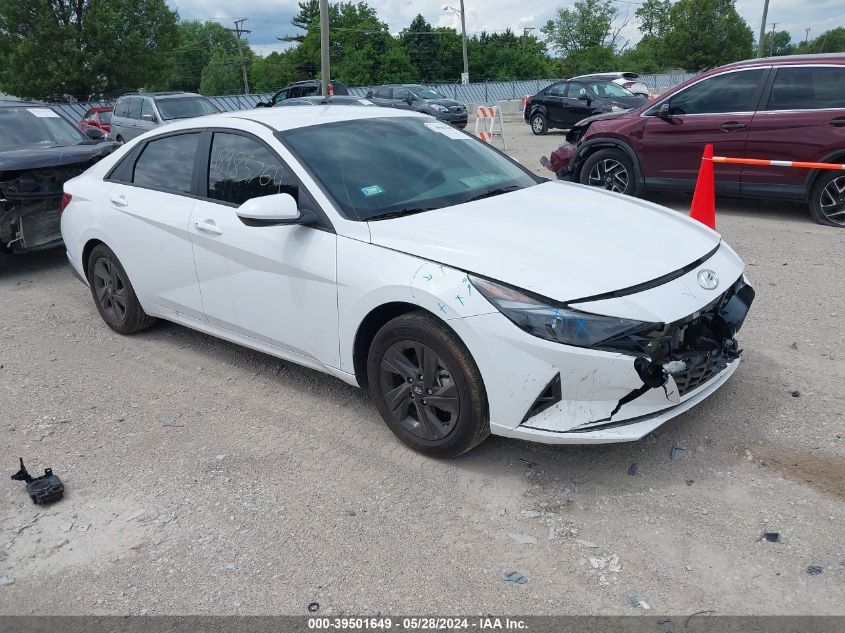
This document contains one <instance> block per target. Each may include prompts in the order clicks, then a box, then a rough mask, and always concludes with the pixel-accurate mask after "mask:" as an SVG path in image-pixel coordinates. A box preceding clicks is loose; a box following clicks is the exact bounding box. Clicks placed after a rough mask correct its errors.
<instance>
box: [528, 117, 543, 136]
mask: <svg viewBox="0 0 845 633" xmlns="http://www.w3.org/2000/svg"><path fill="white" fill-rule="evenodd" d="M531 129H533V130H534V133H535V134H540V133H542V131H543V119H542V118H540V117H538V116H535V117H534V118H533V119H531Z"/></svg>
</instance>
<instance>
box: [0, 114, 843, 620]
mask: <svg viewBox="0 0 845 633" xmlns="http://www.w3.org/2000/svg"><path fill="white" fill-rule="evenodd" d="M507 127H508V135H509V139H510V145H509V146H510V148H511V150H510V151H511V153H512V154H513V155H514V156H517V157H518V158H519V159H520V160H521V161H522V162H523V163H524V164H526V165H530V166H532V167H534V166H537V159H538V158H539V156H540V155H542V154H543V153H547V152H548V151H549V150H551V149H552V148H553V147H555V146H556V145H557V144H559V143H560V142H562V134H560V133H553V134H549V135H548V136H545V137H540V138H536V137H534V136H532V135H531V133H530V131H529V130H528V128H527V126H525V125H523V124H522V123H521V122H514V121H509V122H508V125H507ZM537 170H538V173H541V172H542V168H540V167H539V166H537ZM654 199H655V200H656V201H658V202H661V203H663V204H667V205H669V206H672V207H674V208H677V209H685V208H687V207H688V205H689V197H688V196H680V195H677V196H661V197H660V198H654ZM562 204H565V201H562ZM718 206H719V215H718V222H719V229H720V231H721V232H722V233H723V235H724V236H725V238H726V239H727V240H728V241H729V242H730V243H731V244H732V245H733V247H734V248H735V249H736V250H737V251H738V252H739V253H740V254H741V255H742V256H743V257H744V259H745V260H746V262H747V263H748V266H749V267H748V274H749V277H750V278H751V280H752V282H753V283H754V284H755V287H756V290H757V300H756V302H755V304H754V306H753V308H752V312H751V314H750V316H749V319H748V321H747V323H746V326H745V328H744V329H743V331H742V333H741V343H742V344H743V346H744V347H745V350H746V351H745V356H744V359H745V361H744V363H743V364H742V366H741V367H740V369H739V370H738V371H737V373H736V374H735V376H734V377H733V378H732V380H731V381H729V383H728V384H727V385H726V386H725V387H723V388H722V389H721V390H720V391H719V392H718V393H717V394H715V395H714V396H713V397H711V398H710V399H709V400H707V401H706V402H705V403H704V404H703V405H701V406H699V407H697V408H696V409H694V410H692V411H690V412H688V413H686V414H684V415H682V416H680V417H679V418H677V419H676V420H674V421H672V422H670V423H668V424H667V425H665V426H663V427H662V428H661V429H659V430H658V431H657V432H655V433H653V434H652V435H650V436H648V437H646V438H645V439H644V440H642V441H640V442H636V443H631V444H620V445H611V446H597V447H589V446H586V447H585V446H579V447H559V448H551V447H545V446H542V445H535V444H530V443H524V442H519V441H514V440H505V439H499V438H495V437H494V438H491V439H490V440H489V441H487V442H486V443H485V444H484V445H482V446H481V447H480V448H479V449H478V450H476V451H474V452H472V453H471V454H469V455H466V456H464V457H462V458H460V459H457V460H453V461H434V460H431V459H427V458H424V457H421V456H419V455H416V454H414V453H411V452H409V451H408V450H406V449H405V448H403V447H402V446H401V445H400V444H399V443H398V442H397V441H396V440H394V438H393V436H392V435H391V434H390V432H389V431H388V430H387V428H386V427H385V426H384V424H383V423H382V422H381V421H380V419H379V417H378V415H377V413H376V412H375V409H374V407H373V405H372V404H371V403H370V402H369V401H368V398H367V397H366V396H365V395H364V394H362V393H361V392H359V391H358V390H356V389H353V388H351V387H349V386H347V385H345V384H343V383H341V382H340V381H338V380H335V379H333V378H330V377H327V376H325V375H322V374H319V373H317V372H314V371H311V370H307V369H302V368H299V367H297V366H294V365H290V364H288V363H285V362H280V361H278V360H276V359H274V358H271V357H269V356H265V355H263V354H260V353H257V352H252V351H249V350H246V349H242V348H239V347H237V346H235V345H231V344H229V343H225V342H222V341H219V340H216V339H213V338H211V337H208V336H205V335H202V334H198V333H195V332H192V331H190V330H186V329H184V328H182V327H179V326H176V325H173V324H168V323H160V324H159V325H158V326H157V327H155V328H153V329H152V330H150V331H148V332H146V333H143V334H141V335H137V336H132V337H121V336H118V335H116V334H114V333H112V332H111V330H109V329H108V328H107V327H106V326H105V325H104V324H103V323H102V321H101V320H100V318H99V317H98V315H97V313H96V311H95V309H94V306H93V304H92V301H91V298H90V296H89V294H88V292H87V290H86V289H85V288H84V287H83V286H82V285H80V284H79V283H78V282H77V281H76V280H74V279H73V278H72V276H71V274H70V271H69V269H68V266H67V264H66V263H65V261H64V255H63V253H61V252H48V253H40V254H32V255H28V256H21V257H6V258H3V259H0V296H2V301H0V403H2V404H0V448H2V454H3V456H4V457H3V464H4V467H3V468H4V470H5V472H6V473H7V475H6V476H8V475H11V474H12V473H13V472H14V471H15V470H16V469H17V457H18V456H19V455H20V456H23V457H24V458H25V459H26V462H27V465H28V466H29V469H30V471H31V472H33V473H37V474H40V471H42V470H43V469H44V468H45V467H52V468H53V469H54V470H55V471H56V473H57V474H58V475H60V476H61V477H62V479H63V480H64V482H65V484H66V486H67V493H66V497H65V499H64V500H63V501H62V502H60V503H58V504H55V505H53V506H49V507H47V508H43V509H39V508H38V507H36V506H34V505H32V504H31V503H30V501H29V499H28V498H27V496H26V495H25V493H24V488H23V485H22V484H21V483H19V482H12V481H9V480H8V479H7V480H6V483H5V484H4V485H3V486H2V488H0V530H2V534H0V613H2V614H30V613H39V614H120V613H131V614H141V613H150V614H187V613H191V614H222V613H237V614H265V613H273V614H303V615H304V614H307V613H308V612H307V609H306V606H307V605H308V604H309V603H311V602H318V603H319V605H320V610H319V614H322V615H326V614H330V615H332V614H333V615H339V614H375V613H377V612H382V613H393V614H396V613H436V614H457V613H488V612H492V613H496V614H523V615H527V614H564V613H566V614H635V613H646V612H645V611H643V609H644V608H645V606H648V607H650V609H651V611H649V612H648V613H666V614H684V613H688V614H689V613H694V612H698V611H702V610H712V611H714V612H716V613H720V614H793V615H797V614H845V542H843V534H845V531H843V528H842V526H843V523H845V446H843V432H845V406H843V391H842V385H843V384H845V363H843V359H845V339H843V336H842V323H843V317H845V298H844V296H845V293H843V286H842V281H841V276H840V275H839V274H838V273H837V269H839V268H841V258H842V253H843V251H845V231H841V230H836V229H832V228H826V227H821V226H818V225H816V224H814V223H813V222H812V221H811V220H810V219H809V218H808V216H807V213H806V211H805V209H804V208H802V207H801V206H800V205H793V204H781V203H772V202H755V201H731V200H720V201H719V205H718ZM655 248H657V249H659V248H660V245H659V244H655ZM837 262H840V263H839V264H837ZM673 447H679V448H683V449H685V450H683V451H680V450H676V451H675V456H676V457H678V459H674V460H673V459H672V458H671V457H672V452H673ZM632 464H636V466H634V467H632ZM631 473H635V474H631ZM764 531H773V532H779V533H780V541H779V542H777V543H771V542H767V541H765V540H761V538H760V537H761V534H762V533H763V532H764ZM510 534H514V535H527V536H529V537H533V539H536V543H535V544H523V543H521V542H520V541H525V540H532V539H526V538H525V537H524V536H516V538H515V537H512V536H509V535H510ZM811 565H818V566H820V567H821V568H822V573H820V574H817V575H812V574H810V573H808V567H809V566H811ZM510 571H517V572H519V573H521V574H523V575H524V576H525V577H526V578H527V579H528V582H527V583H525V584H516V583H513V582H505V581H503V580H502V574H503V572H510ZM9 583H11V584H9ZM44 592H47V593H48V594H49V600H46V599H45V593H44ZM634 605H636V606H634Z"/></svg>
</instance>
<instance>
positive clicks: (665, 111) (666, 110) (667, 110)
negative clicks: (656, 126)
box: [657, 101, 672, 119]
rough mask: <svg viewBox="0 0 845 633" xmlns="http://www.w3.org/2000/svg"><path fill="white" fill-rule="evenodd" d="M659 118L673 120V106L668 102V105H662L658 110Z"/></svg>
mask: <svg viewBox="0 0 845 633" xmlns="http://www.w3.org/2000/svg"><path fill="white" fill-rule="evenodd" d="M657 116H659V117H660V118H661V119H671V118H672V106H671V105H670V104H669V102H668V101H667V102H666V103H661V104H660V107H659V108H658V109H657Z"/></svg>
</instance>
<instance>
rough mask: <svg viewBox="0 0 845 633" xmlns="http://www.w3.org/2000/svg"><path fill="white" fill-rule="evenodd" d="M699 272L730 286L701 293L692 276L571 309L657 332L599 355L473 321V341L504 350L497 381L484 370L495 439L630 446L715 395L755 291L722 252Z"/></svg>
mask: <svg viewBox="0 0 845 633" xmlns="http://www.w3.org/2000/svg"><path fill="white" fill-rule="evenodd" d="M705 265H706V267H707V269H708V270H710V269H715V270H716V271H718V275H719V276H720V277H721V278H722V279H726V280H735V282H734V283H732V284H730V285H729V286H728V287H727V288H724V287H723V288H722V289H721V291H719V290H713V291H707V290H704V289H702V288H701V287H699V284H698V283H697V282H696V276H697V274H698V273H699V272H701V268H700V267H698V268H696V269H695V270H692V271H690V272H689V273H687V274H686V275H684V276H682V277H679V278H677V279H675V280H673V281H671V282H669V283H666V284H664V285H661V286H658V287H655V288H650V289H648V290H646V291H644V292H639V293H636V294H632V295H627V296H621V297H613V298H607V299H602V300H598V301H591V302H584V303H581V304H577V305H574V304H573V307H577V308H578V309H584V310H587V309H588V308H591V309H592V310H591V311H592V312H594V313H602V314H615V315H617V316H620V317H621V316H624V317H626V318H639V319H640V320H642V321H650V322H652V323H654V324H655V325H654V327H653V328H652V329H650V330H648V331H639V332H637V333H636V334H627V335H625V336H624V337H620V338H619V339H616V340H613V341H610V342H606V343H604V344H602V347H601V348H600V349H597V348H578V347H572V346H566V345H561V344H558V343H554V342H551V341H547V340H543V339H540V338H538V337H535V336H531V335H530V334H527V333H525V332H523V331H520V330H518V329H517V328H514V327H513V326H512V325H511V324H509V323H507V322H506V320H505V321H504V322H503V321H502V319H503V317H501V315H498V314H491V315H481V316H478V317H471V318H472V319H473V328H474V329H477V330H480V335H479V341H484V340H485V339H488V340H490V341H491V344H490V348H491V349H492V348H493V347H496V348H498V347H499V346H500V345H502V344H504V345H505V346H506V347H507V348H508V354H507V357H508V361H509V362H508V366H509V369H508V370H503V368H502V366H501V364H499V366H498V372H499V373H501V372H502V371H505V372H506V373H505V375H504V376H503V378H502V379H499V378H498V377H496V378H491V379H488V375H489V374H488V372H487V371H486V370H487V367H484V366H482V367H481V369H482V375H483V376H484V380H485V384H486V385H487V391H488V400H489V404H490V418H491V430H492V432H493V433H495V434H497V435H503V436H507V437H517V438H522V439H526V440H532V441H539V442H545V443H552V444H588V443H602V442H623V441H633V440H637V439H639V438H641V437H643V436H644V435H646V434H648V433H650V432H651V431H653V430H654V429H655V428H657V427H658V426H660V425H661V424H663V423H665V422H666V421H668V420H670V419H672V418H673V417H675V416H677V415H680V414H681V413H683V412H684V411H687V410H688V409H690V408H691V407H693V406H695V405H696V404H698V403H699V402H701V401H702V400H704V399H705V398H707V397H708V396H709V395H711V394H712V393H713V392H715V391H716V390H717V389H718V388H719V387H720V386H721V385H722V384H724V383H725V381H726V380H727V379H728V378H729V377H730V376H731V374H733V372H734V371H736V369H737V367H738V365H739V357H740V354H741V350H740V349H739V346H738V344H737V342H736V340H735V338H734V337H735V335H736V332H737V331H738V330H739V328H740V327H741V326H742V323H743V321H744V319H745V316H746V314H747V312H748V308H749V307H750V305H751V302H752V301H753V298H754V291H753V289H752V288H751V286H750V285H749V284H748V282H747V280H745V278H744V277H743V276H742V264H741V261H740V260H739V258H738V257H736V254H735V253H733V251H732V250H731V249H730V248H729V247H728V246H727V245H725V244H722V246H721V247H720V248H719V250H718V251H717V252H716V254H715V255H714V256H713V257H712V258H711V259H709V260H708V261H707V262H706V264H705ZM711 272H712V271H711ZM658 315H661V316H662V317H663V318H655V317H657V316H658ZM649 317H650V318H649ZM508 326H510V327H508ZM484 362H486V361H484V360H482V363H484ZM493 371H495V370H493Z"/></svg>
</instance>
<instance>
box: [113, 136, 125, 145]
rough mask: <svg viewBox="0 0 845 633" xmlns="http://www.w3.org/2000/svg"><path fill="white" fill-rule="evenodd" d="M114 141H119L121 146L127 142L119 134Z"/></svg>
mask: <svg viewBox="0 0 845 633" xmlns="http://www.w3.org/2000/svg"><path fill="white" fill-rule="evenodd" d="M114 140H115V141H117V142H118V143H120V144H121V145H123V144H124V143H125V142H126V141H124V140H123V137H122V136H120V134H118V135H117V138H115V139H114Z"/></svg>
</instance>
